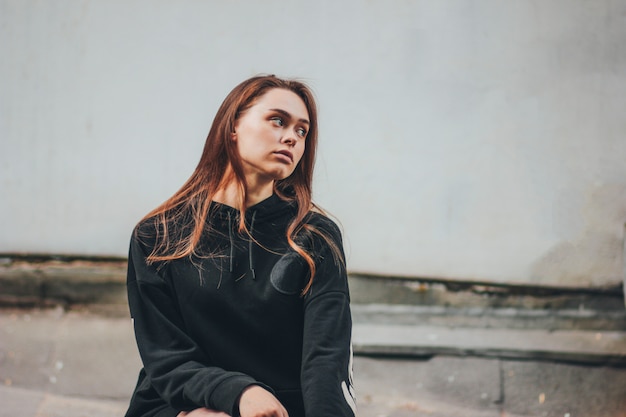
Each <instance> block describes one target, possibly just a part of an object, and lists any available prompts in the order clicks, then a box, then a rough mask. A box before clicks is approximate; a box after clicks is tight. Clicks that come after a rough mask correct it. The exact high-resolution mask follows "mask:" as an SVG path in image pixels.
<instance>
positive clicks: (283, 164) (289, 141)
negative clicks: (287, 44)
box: [232, 88, 309, 183]
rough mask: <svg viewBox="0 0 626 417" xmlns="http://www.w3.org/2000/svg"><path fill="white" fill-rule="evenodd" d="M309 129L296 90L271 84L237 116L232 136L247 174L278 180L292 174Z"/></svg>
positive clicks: (247, 175) (248, 175)
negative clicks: (270, 87)
mask: <svg viewBox="0 0 626 417" xmlns="http://www.w3.org/2000/svg"><path fill="white" fill-rule="evenodd" d="M308 130H309V112H308V111H307V108H306V106H305V104H304V102H303V101H302V99H301V98H300V97H298V95H297V94H295V93H293V92H292V91H289V90H285V89H281V88H274V89H271V90H269V91H267V92H266V93H265V94H264V95H262V96H261V97H259V98H258V99H257V100H256V101H255V102H254V104H253V105H252V106H251V107H250V108H249V109H247V110H246V111H245V112H244V113H243V114H242V115H241V116H240V117H239V120H237V123H236V125H235V134H233V136H232V138H233V140H235V141H236V142H237V150H238V151H239V155H240V157H241V162H242V165H243V169H244V175H245V176H246V178H247V179H248V180H252V181H259V180H260V181H268V180H269V181H277V180H282V179H284V178H287V177H288V176H289V175H291V173H292V172H293V171H294V170H295V169H296V165H298V162H300V159H301V158H302V155H303V154H304V147H305V139H306V136H307V132H308ZM253 177H256V178H253ZM249 183H250V181H249Z"/></svg>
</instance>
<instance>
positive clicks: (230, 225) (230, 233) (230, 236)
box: [228, 212, 235, 274]
mask: <svg viewBox="0 0 626 417" xmlns="http://www.w3.org/2000/svg"><path fill="white" fill-rule="evenodd" d="M228 239H229V240H230V256H229V258H230V270H229V272H230V273H231V274H232V273H233V260H234V259H235V238H234V236H233V219H232V218H231V217H230V212H228Z"/></svg>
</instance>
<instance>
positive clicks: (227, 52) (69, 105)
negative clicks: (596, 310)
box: [0, 0, 626, 287]
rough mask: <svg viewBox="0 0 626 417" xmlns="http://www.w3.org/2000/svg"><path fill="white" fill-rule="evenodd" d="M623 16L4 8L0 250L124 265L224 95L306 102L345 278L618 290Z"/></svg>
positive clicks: (354, 6) (564, 8) (625, 92)
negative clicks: (240, 91) (303, 95)
mask: <svg viewBox="0 0 626 417" xmlns="http://www.w3.org/2000/svg"><path fill="white" fill-rule="evenodd" d="M624 45H626V2H624V1H621V0H613V1H610V0H607V1H593V2H590V1H585V0H568V1H565V0H563V1H556V0H555V1H549V2H535V1H530V0H525V1H517V2H499V1H488V0H479V1H436V2H435V1H425V0H424V1H383V0H374V1H363V0H361V1H357V0H351V1H342V2H335V1H332V0H322V1H318V2H310V1H306V2H305V1H281V0H268V1H264V2H254V1H223V2H206V1H200V0H197V1H192V0H187V1H177V2H171V1H165V0H150V1H148V0H129V1H95V0H92V1H88V0H82V1H81V0H60V1H54V2H45V1H36V0H0V53H1V56H2V59H1V60H0V141H1V145H0V164H1V167H2V169H1V171H0V187H1V189H0V192H1V194H2V196H1V197H0V230H1V232H0V252H36V253H61V254H90V255H124V254H125V252H126V247H127V241H128V237H129V234H130V231H131V229H132V227H133V225H134V223H135V222H136V221H137V220H138V219H139V218H140V217H141V216H142V215H143V214H144V213H146V212H147V211H148V210H149V209H151V208H152V207H154V206H155V205H156V204H158V203H159V202H160V201H162V200H164V199H165V198H166V197H168V196H169V195H171V194H172V193H173V192H174V191H175V190H176V189H177V188H178V187H179V186H180V185H181V184H182V182H183V181H184V180H185V179H186V178H187V176H188V175H189V174H190V173H191V171H192V170H193V168H194V166H195V164H196V162H197V160H198V158H199V154H200V151H201V148H202V145H203V141H204V137H205V136H206V133H207V132H208V128H209V125H210V122H211V120H212V117H213V115H214V112H215V111H216V109H217V107H218V105H219V104H220V102H221V100H222V99H223V98H224V96H225V95H226V94H227V92H228V91H229V90H230V89H231V88H232V87H233V86H234V85H235V84H236V83H238V82H239V81H241V80H242V79H244V78H246V77H248V76H250V75H253V74H256V73H260V72H272V73H276V74H278V75H282V76H298V77H301V78H303V79H304V80H306V81H308V82H309V83H310V84H311V85H312V87H313V88H314V90H315V91H316V93H317V96H318V98H319V100H320V108H321V115H320V116H321V127H322V130H321V141H322V144H321V153H320V156H319V159H318V167H317V169H318V170H317V174H316V177H317V184H316V186H317V188H316V195H315V197H316V199H317V201H318V202H319V203H321V205H322V206H323V207H325V208H327V209H328V210H329V211H330V212H332V213H333V214H334V215H336V217H338V218H339V220H340V221H341V223H342V225H343V228H344V231H345V238H346V249H347V252H348V255H349V263H350V267H351V269H352V270H354V271H360V272H370V273H381V274H399V275H409V276H431V277H439V278H450V279H476V280H488V281H495V282H504V283H529V284H544V285H565V286H580V287H587V286H602V285H614V284H617V283H619V282H620V281H621V279H622V278H621V276H622V255H621V253H622V249H621V248H622V239H623V229H624V223H625V222H626V163H625V162H626V137H625V132H626V117H625V114H626V48H625V47H624Z"/></svg>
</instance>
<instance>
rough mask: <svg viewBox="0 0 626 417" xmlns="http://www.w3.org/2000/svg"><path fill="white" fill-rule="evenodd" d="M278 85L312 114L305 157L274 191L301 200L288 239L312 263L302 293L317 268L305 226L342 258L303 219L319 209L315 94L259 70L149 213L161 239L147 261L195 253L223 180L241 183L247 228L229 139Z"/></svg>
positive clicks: (235, 93) (240, 176)
mask: <svg viewBox="0 0 626 417" xmlns="http://www.w3.org/2000/svg"><path fill="white" fill-rule="evenodd" d="M275 88H281V89H285V90H289V91H292V92H293V93H295V94H296V95H298V97H300V98H301V99H302V101H303V102H304V104H305V106H306V109H307V111H308V113H309V121H310V125H309V129H308V133H307V137H306V146H305V149H304V154H303V155H302V159H301V160H300V162H299V163H298V165H297V166H296V169H295V170H294V172H293V173H292V174H291V175H290V176H289V177H287V178H285V179H283V180H279V181H276V182H275V183H274V192H275V193H276V194H277V195H279V196H280V197H281V198H283V199H286V200H295V202H296V203H297V207H298V212H297V214H296V216H295V217H294V218H293V220H292V221H291V223H290V224H289V226H288V227H287V232H286V238H287V241H288V243H289V246H290V247H291V248H292V249H293V250H294V251H296V252H297V253H298V254H299V255H300V256H302V257H303V258H304V260H305V261H306V263H307V264H308V266H309V271H310V275H309V281H308V283H307V285H306V287H305V288H304V290H303V292H302V294H305V293H306V292H307V291H308V290H309V289H310V287H311V284H312V282H313V277H314V276H315V270H316V266H315V261H314V260H313V257H312V256H311V254H309V253H308V252H307V251H306V250H304V249H303V248H302V247H301V246H299V245H298V244H297V243H296V242H295V237H296V236H297V235H298V234H299V233H300V232H301V231H302V230H303V229H304V230H306V231H308V232H311V233H315V234H317V235H319V236H321V237H322V238H323V239H324V240H325V241H326V242H327V243H328V244H329V245H330V246H331V251H332V254H333V257H334V258H335V260H337V259H341V256H340V249H339V248H338V247H337V245H336V244H335V243H334V242H333V241H332V240H331V239H330V238H329V237H328V236H326V235H325V234H324V233H322V232H321V231H319V230H318V229H316V228H315V227H313V226H312V225H309V224H306V223H305V222H304V220H305V218H306V216H307V214H308V213H309V212H310V211H311V210H317V211H321V210H320V209H319V207H317V206H316V205H315V204H314V203H313V202H312V200H311V194H312V181H313V166H314V164H315V152H316V150H317V132H318V127H317V106H316V104H315V99H314V97H313V94H312V92H311V90H310V89H309V88H308V87H307V86H306V85H305V84H304V83H302V82H299V81H296V80H286V79H281V78H278V77H276V76H274V75H261V76H256V77H252V78H249V79H247V80H245V81H243V82H242V83H240V84H239V85H237V86H236V87H235V88H234V89H233V90H232V91H231V92H230V93H229V94H228V96H227V97H226V98H225V99H224V102H223V103H222V105H221V106H220V108H219V109H218V111H217V114H216V115H215V119H214V120H213V124H212V125H211V129H210V130H209V134H208V136H207V138H206V142H205V144H204V149H203V151H202V156H201V157H200V161H199V162H198V165H197V166H196V169H195V170H194V172H193V173H192V174H191V177H189V179H188V180H187V181H186V182H185V184H184V185H183V186H182V187H181V188H180V189H179V190H178V191H177V192H176V193H175V194H174V195H173V196H172V197H170V198H169V199H168V200H166V201H165V202H164V203H163V204H161V205H160V206H159V207H157V208H156V209H154V210H152V211H151V212H150V213H148V214H147V215H146V216H145V218H144V220H145V219H153V220H154V222H155V224H156V225H157V227H156V230H157V241H156V244H155V246H154V249H153V251H152V253H150V255H149V256H148V258H147V261H148V262H149V263H153V262H158V261H171V260H174V259H180V258H183V257H187V256H192V255H196V250H197V248H198V243H199V242H200V238H201V236H202V234H203V232H204V230H205V220H206V219H207V215H208V213H209V208H210V206H211V200H212V199H213V197H214V195H215V193H216V192H217V191H218V190H219V188H220V187H221V186H223V185H224V182H225V181H230V180H234V181H236V183H237V184H238V188H239V191H240V195H239V201H242V202H243V203H242V207H241V208H240V216H239V219H240V220H239V229H240V231H244V230H246V231H247V229H246V226H245V220H244V219H245V211H246V206H245V201H246V198H245V196H246V193H247V187H246V180H245V176H244V173H243V166H242V162H241V158H240V156H239V153H238V151H237V148H236V145H235V141H233V140H230V138H231V134H232V132H234V131H235V125H236V123H237V120H238V118H239V117H240V116H241V115H242V114H243V113H244V112H245V111H246V110H247V109H249V108H250V107H251V106H252V105H254V103H255V101H256V100H257V99H259V98H260V97H261V96H263V95H264V94H265V93H267V92H268V91H269V90H271V89H275ZM229 167H230V170H229V169H228V168H229ZM227 170H228V171H229V172H230V175H231V176H232V178H231V177H230V176H229V178H225V176H226V175H227ZM187 216H191V219H190V223H191V224H190V225H189V226H190V228H189V229H188V230H189V232H188V233H183V234H178V233H175V234H173V233H170V231H169V230H168V225H171V224H174V223H176V222H177V220H181V219H183V218H184V217H187ZM250 238H252V237H250Z"/></svg>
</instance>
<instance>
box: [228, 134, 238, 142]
mask: <svg viewBox="0 0 626 417" xmlns="http://www.w3.org/2000/svg"><path fill="white" fill-rule="evenodd" d="M230 138H231V139H232V140H234V141H236V140H237V132H232V133H231V134H230Z"/></svg>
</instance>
